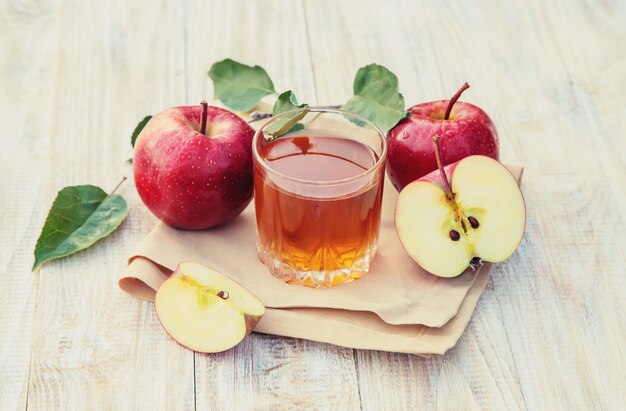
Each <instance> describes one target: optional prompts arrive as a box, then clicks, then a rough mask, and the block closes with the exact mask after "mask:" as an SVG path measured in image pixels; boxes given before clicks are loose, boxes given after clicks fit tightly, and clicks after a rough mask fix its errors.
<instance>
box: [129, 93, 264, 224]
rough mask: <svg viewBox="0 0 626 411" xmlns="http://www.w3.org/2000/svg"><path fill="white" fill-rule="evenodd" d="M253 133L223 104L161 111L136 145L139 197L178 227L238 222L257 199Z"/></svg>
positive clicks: (151, 208) (160, 216)
mask: <svg viewBox="0 0 626 411" xmlns="http://www.w3.org/2000/svg"><path fill="white" fill-rule="evenodd" d="M204 104H206V103H204ZM203 108H204V110H203ZM203 113H204V115H205V117H204V118H205V124H204V126H205V130H201V123H202V119H203ZM201 131H203V132H201ZM253 136H254V130H253V129H252V128H251V127H250V126H249V125H248V124H247V123H246V122H245V121H244V120H242V119H241V118H239V117H238V116H237V115H235V114H234V113H231V112H230V111H228V110H224V109H221V108H218V107H210V106H206V105H205V106H200V105H198V106H190V107H174V108H171V109H169V110H165V111H163V112H161V113H159V114H157V115H155V116H154V117H153V118H152V119H151V120H150V121H149V122H148V124H146V126H145V127H144V129H143V130H142V131H141V133H140V134H139V136H138V138H137V141H136V144H135V157H134V161H133V164H134V165H133V167H134V174H135V183H136V186H137V191H138V192H139V196H140V197H141V199H142V201H143V202H144V204H145V205H146V206H147V207H148V209H150V211H152V213H153V214H154V215H155V216H156V217H157V218H159V219H161V220H162V221H163V222H164V223H166V224H168V225H170V226H173V227H177V228H185V229H205V228H210V227H214V226H217V225H220V224H224V223H226V222H228V221H230V220H232V219H233V218H235V217H236V216H237V215H239V214H240V213H241V212H242V211H243V210H244V209H245V208H246V206H247V205H248V204H249V203H250V200H251V199H252V191H253V179H252V137H253Z"/></svg>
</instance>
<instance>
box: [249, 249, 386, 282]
mask: <svg viewBox="0 0 626 411" xmlns="http://www.w3.org/2000/svg"><path fill="white" fill-rule="evenodd" d="M376 248H377V243H376V242H373V243H372V244H370V246H369V247H367V248H366V249H365V252H364V253H363V257H362V258H360V259H357V260H355V261H354V262H352V264H351V265H350V266H349V267H346V268H342V269H339V270H319V271H300V270H298V269H297V268H296V267H293V266H292V265H291V264H289V263H288V262H285V261H284V260H281V259H280V258H278V257H275V256H273V255H272V253H271V252H270V250H268V249H265V248H263V247H262V246H261V245H260V244H257V255H258V257H259V260H261V262H262V263H263V264H265V266H266V267H267V269H268V270H269V271H270V273H272V275H273V276H274V277H278V278H280V279H282V280H283V281H285V282H287V283H290V284H296V285H305V286H307V287H313V288H318V287H322V286H325V287H335V286H338V285H340V284H344V283H348V282H350V281H354V280H357V279H359V278H360V277H362V276H363V275H365V274H367V272H368V271H369V269H370V264H371V262H372V260H373V259H374V255H375V254H376Z"/></svg>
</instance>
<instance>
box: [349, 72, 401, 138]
mask: <svg viewBox="0 0 626 411" xmlns="http://www.w3.org/2000/svg"><path fill="white" fill-rule="evenodd" d="M353 92H354V96H353V97H352V98H351V99H350V100H348V102H347V103H346V104H344V105H343V106H342V107H341V108H342V109H344V110H346V111H350V112H352V113H356V114H359V115H361V116H363V117H365V118H367V119H368V120H370V121H372V122H373V123H374V124H376V125H377V126H378V127H380V128H381V129H382V130H383V131H385V132H386V131H388V130H389V129H391V128H392V127H393V126H395V125H396V124H398V121H400V120H401V119H402V118H403V117H405V116H406V111H405V110H404V97H402V94H400V92H399V91H398V77H396V75H395V74H393V73H392V72H391V71H389V69H387V68H386V67H383V66H380V65H378V64H370V65H367V66H365V67H361V68H360V69H359V71H357V73H356V76H355V77H354V85H353ZM351 121H352V122H353V123H355V124H357V125H359V126H363V125H364V124H363V122H362V121H358V120H351Z"/></svg>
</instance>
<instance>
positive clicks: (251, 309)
mask: <svg viewBox="0 0 626 411" xmlns="http://www.w3.org/2000/svg"><path fill="white" fill-rule="evenodd" d="M155 306H156V312H157V315H158V316H159V320H160V321H161V325H163V328H164V329H165V331H167V333H168V334H169V335H170V336H171V337H172V338H173V339H174V340H176V341H177V342H178V343H180V344H182V345H184V346H185V347H187V348H191V349H192V350H194V351H198V352H203V353H215V352H221V351H226V350H228V349H229V348H232V347H234V346H235V345H237V344H238V343H239V342H240V341H241V340H243V339H244V338H245V337H246V336H247V335H248V334H250V333H251V332H252V329H253V328H254V326H255V325H256V323H257V322H258V321H259V319H260V318H261V316H262V315H263V314H264V313H265V306H263V304H262V303H261V301H259V300H258V299H257V298H256V297H255V296H254V295H252V294H251V293H250V292H249V291H248V290H246V289H245V288H243V287H242V286H241V285H239V284H238V283H236V282H235V281H233V280H231V279H229V278H228V277H226V276H224V275H223V274H220V273H218V272H217V271H214V270H212V269H210V268H209V267H206V266H204V265H201V264H197V263H193V262H182V263H180V264H179V265H178V267H177V268H176V270H175V271H174V273H172V275H171V276H170V278H169V279H168V280H167V281H165V282H164V283H163V284H162V285H161V287H159V290H158V291H157V293H156V298H155Z"/></svg>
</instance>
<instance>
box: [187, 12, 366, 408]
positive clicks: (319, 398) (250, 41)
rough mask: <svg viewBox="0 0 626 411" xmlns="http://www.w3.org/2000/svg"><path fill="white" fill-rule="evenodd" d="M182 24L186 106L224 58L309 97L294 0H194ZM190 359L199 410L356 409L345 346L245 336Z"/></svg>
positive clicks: (300, 15)
mask: <svg viewBox="0 0 626 411" xmlns="http://www.w3.org/2000/svg"><path fill="white" fill-rule="evenodd" d="M207 10H219V13H209V12H207ZM242 22H245V24H242ZM186 26H187V27H188V28H189V33H188V35H187V50H188V51H187V60H186V61H187V64H186V65H187V73H188V74H187V77H188V79H189V81H188V87H187V90H188V96H189V104H193V103H196V102H199V101H201V100H202V99H203V98H207V97H211V95H210V94H208V95H207V93H209V92H210V91H211V90H212V85H211V82H210V80H209V78H208V76H207V75H206V72H207V71H208V69H209V68H210V66H211V64H213V63H214V62H216V61H219V60H221V59H223V58H227V57H231V58H234V59H236V60H239V61H241V62H244V63H246V64H259V65H261V66H262V67H264V68H265V69H266V70H267V71H268V73H269V74H270V76H271V77H272V79H273V80H274V83H275V86H276V89H277V90H279V92H280V91H283V90H287V89H292V90H293V91H294V92H295V93H296V95H297V96H298V98H299V99H300V101H306V102H310V103H314V102H315V87H314V78H313V75H312V71H311V60H310V56H309V49H308V41H307V36H306V35H307V32H306V21H305V18H304V11H303V8H302V5H301V3H299V2H292V1H279V2H277V1H261V2H245V1H234V2H233V1H219V2H218V1H216V2H208V3H207V2H206V1H196V2H193V4H192V5H191V6H190V7H189V9H188V11H187V17H186ZM195 363H196V404H197V409H199V410H200V409H259V408H260V409H342V410H344V409H345V410H350V409H358V408H359V394H358V384H357V376H356V372H355V366H354V357H353V353H352V350H350V349H346V348H341V347H336V346H332V345H328V344H321V343H315V342H311V341H303V340H296V339H290V338H281V337H275V336H269V335H261V334H252V335H251V336H250V337H249V338H248V339H246V340H245V341H244V342H243V343H242V344H240V345H239V346H237V347H236V348H235V349H233V350H231V351H228V352H226V353H222V354H216V355H203V354H196V357H195Z"/></svg>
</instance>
